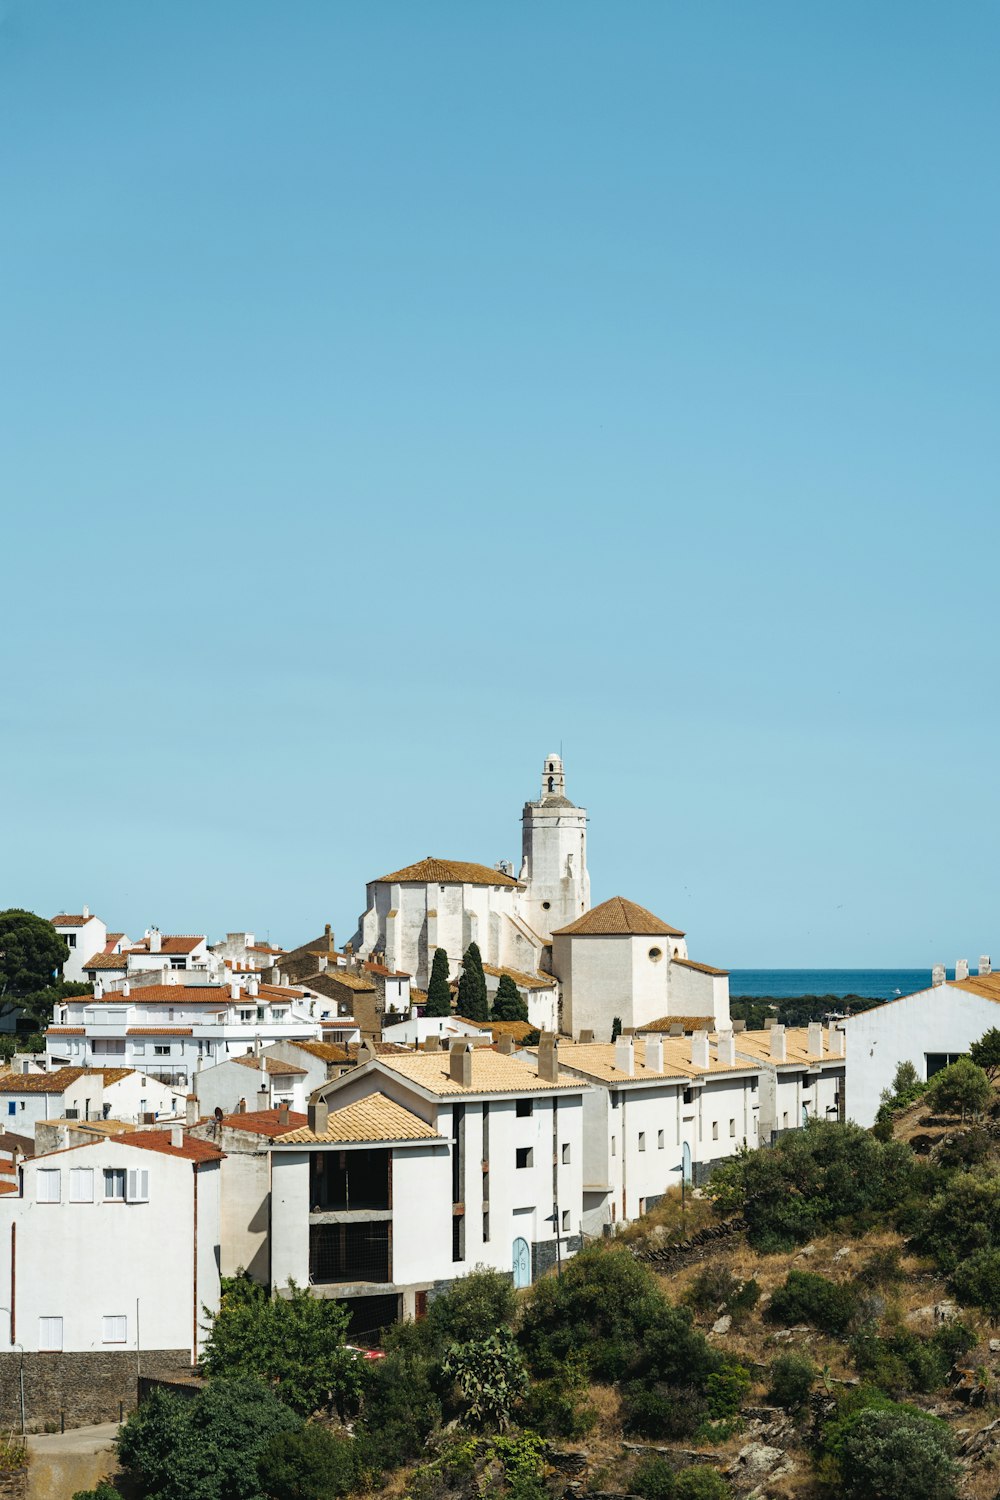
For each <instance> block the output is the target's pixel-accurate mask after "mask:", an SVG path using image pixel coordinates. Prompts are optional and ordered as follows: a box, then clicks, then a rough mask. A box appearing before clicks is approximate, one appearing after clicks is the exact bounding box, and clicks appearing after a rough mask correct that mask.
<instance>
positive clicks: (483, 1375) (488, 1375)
mask: <svg viewBox="0 0 1000 1500" xmlns="http://www.w3.org/2000/svg"><path fill="white" fill-rule="evenodd" d="M441 1369H442V1372H443V1373H444V1374H445V1375H448V1376H450V1377H451V1379H453V1380H454V1381H455V1382H456V1383H457V1385H458V1388H459V1390H460V1391H461V1393H462V1399H463V1401H464V1402H465V1415H466V1417H467V1418H468V1419H469V1420H471V1421H472V1422H473V1423H474V1424H475V1426H477V1427H499V1428H500V1429H501V1430H502V1429H503V1428H504V1427H506V1426H507V1423H508V1421H509V1420H510V1414H511V1411H512V1409H513V1407H514V1405H515V1403H516V1402H517V1401H519V1400H520V1399H521V1397H522V1396H523V1395H524V1393H525V1391H526V1389H527V1386H528V1375H527V1371H526V1370H525V1367H524V1356H523V1355H522V1353H521V1351H520V1349H519V1348H518V1347H517V1344H516V1343H515V1342H514V1335H513V1334H512V1333H511V1331H510V1329H509V1328H504V1327H502V1326H501V1327H500V1328H495V1329H494V1330H493V1332H492V1333H491V1334H489V1335H487V1337H486V1338H478V1339H470V1340H469V1341H468V1343H465V1344H451V1345H449V1347H448V1349H447V1351H446V1353H445V1356H444V1359H443V1360H442V1362H441Z"/></svg>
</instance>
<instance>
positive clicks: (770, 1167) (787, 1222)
mask: <svg viewBox="0 0 1000 1500" xmlns="http://www.w3.org/2000/svg"><path fill="white" fill-rule="evenodd" d="M915 1173H916V1165H915V1161H914V1157H913V1154H912V1152H911V1151H910V1150H909V1149H908V1147H906V1146H904V1145H902V1144H900V1143H899V1142H897V1141H888V1142H881V1141H878V1140H876V1139H875V1138H874V1136H872V1135H871V1133H870V1132H869V1131H867V1130H862V1129H861V1128H860V1127H859V1126H857V1125H849V1124H840V1123H839V1122H837V1121H826V1120H813V1121H810V1123H809V1125H808V1126H807V1127H806V1128H805V1129H803V1130H790V1131H788V1132H787V1133H786V1134H784V1135H781V1136H779V1137H778V1140H777V1142H776V1144H775V1145H774V1146H772V1147H762V1148H760V1149H758V1150H756V1151H743V1152H741V1153H740V1154H739V1155H738V1156H735V1157H731V1158H730V1159H729V1160H727V1161H723V1162H720V1163H719V1164H718V1165H717V1167H716V1169H715V1172H714V1173H713V1176H712V1180H711V1183H710V1185H709V1189H708V1191H709V1192H710V1193H711V1195H712V1197H713V1199H714V1201H715V1207H716V1210H717V1211H718V1212H719V1213H721V1214H730V1213H741V1214H742V1215H743V1216H744V1218H745V1219H746V1220H747V1224H748V1239H749V1241H750V1244H751V1245H752V1246H753V1247H754V1249H756V1250H762V1251H765V1252H770V1251H776V1250H791V1249H793V1248H794V1247H795V1246H796V1245H798V1244H803V1243H804V1242H805V1241H806V1240H808V1239H810V1238H812V1236H813V1235H814V1234H816V1233H817V1232H818V1231H820V1230H821V1229H823V1228H826V1227H830V1228H832V1227H834V1226H836V1225H837V1224H840V1223H845V1224H849V1225H850V1228H851V1231H852V1232H853V1233H862V1232H863V1231H864V1230H865V1229H866V1228H868V1227H871V1226H873V1225H875V1224H877V1223H884V1221H885V1219H886V1216H887V1215H890V1214H892V1213H893V1212H894V1211H895V1210H896V1208H897V1207H898V1206H899V1205H900V1204H901V1203H903V1202H905V1201H906V1200H907V1199H908V1197H909V1194H910V1191H911V1187H912V1185H913V1181H914V1177H915Z"/></svg>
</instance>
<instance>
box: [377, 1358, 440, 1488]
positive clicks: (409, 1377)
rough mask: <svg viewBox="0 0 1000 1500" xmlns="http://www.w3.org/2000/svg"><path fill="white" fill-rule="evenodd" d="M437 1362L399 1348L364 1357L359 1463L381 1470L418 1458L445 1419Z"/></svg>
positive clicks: (394, 1467)
mask: <svg viewBox="0 0 1000 1500" xmlns="http://www.w3.org/2000/svg"><path fill="white" fill-rule="evenodd" d="M433 1373H434V1366H433V1364H432V1362H431V1361H430V1360H429V1359H428V1358H426V1357H424V1356H420V1355H417V1356H412V1357H409V1358H407V1357H406V1356H405V1355H404V1354H402V1353H400V1352H398V1351H395V1352H393V1353H391V1354H388V1355H387V1356H386V1358H385V1359H380V1360H372V1361H366V1362H365V1368H364V1385H363V1387H362V1403H361V1422H360V1424H359V1429H358V1438H357V1441H358V1444H359V1455H358V1461H359V1465H360V1464H364V1465H365V1466H366V1467H367V1468H369V1469H371V1470H372V1471H374V1473H375V1474H376V1475H377V1474H379V1473H382V1472H383V1471H386V1470H389V1469H397V1468H399V1466H400V1465H401V1464H404V1463H406V1462H407V1461H408V1460H409V1459H412V1458H416V1457H417V1455H418V1453H420V1452H421V1450H422V1449H423V1446H424V1443H425V1442H426V1441H427V1437H428V1434H429V1433H431V1432H432V1431H433V1430H434V1428H435V1427H436V1426H437V1425H438V1424H439V1423H440V1421H441V1401H440V1397H439V1396H438V1393H437V1391H436V1390H435V1388H434V1383H433V1379H432V1376H433Z"/></svg>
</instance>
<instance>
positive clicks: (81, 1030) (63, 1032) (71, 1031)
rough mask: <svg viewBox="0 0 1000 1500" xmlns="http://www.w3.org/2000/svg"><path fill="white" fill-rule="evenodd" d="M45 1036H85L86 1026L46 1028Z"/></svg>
mask: <svg viewBox="0 0 1000 1500" xmlns="http://www.w3.org/2000/svg"><path fill="white" fill-rule="evenodd" d="M45 1035H46V1036H86V1035H87V1028H86V1026H47V1027H46V1028H45Z"/></svg>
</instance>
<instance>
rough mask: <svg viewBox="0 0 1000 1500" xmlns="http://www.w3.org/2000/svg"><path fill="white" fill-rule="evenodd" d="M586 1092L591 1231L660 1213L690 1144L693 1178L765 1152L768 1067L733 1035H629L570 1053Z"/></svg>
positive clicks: (566, 1056) (566, 1054) (568, 1048)
mask: <svg viewBox="0 0 1000 1500" xmlns="http://www.w3.org/2000/svg"><path fill="white" fill-rule="evenodd" d="M560 1061H561V1065H562V1067H563V1068H564V1069H565V1070H566V1071H568V1072H570V1073H575V1074H577V1075H578V1076H579V1077H580V1078H581V1079H586V1081H587V1082H588V1083H589V1084H590V1085H591V1087H590V1089H589V1091H588V1092H587V1093H586V1094H585V1095H584V1100H583V1118H584V1182H583V1203H584V1228H585V1230H586V1231H587V1232H588V1233H590V1234H598V1233H601V1232H602V1231H603V1230H604V1228H605V1227H606V1226H608V1225H621V1224H626V1223H628V1222H629V1221H630V1220H632V1219H636V1218H639V1217H640V1216H641V1215H642V1214H643V1213H645V1212H647V1210H649V1209H650V1208H652V1207H654V1205H655V1204H656V1203H657V1201H658V1200H659V1199H660V1198H661V1197H662V1196H663V1194H664V1193H665V1192H666V1191H667V1189H668V1188H670V1187H677V1186H679V1185H680V1182H681V1179H682V1175H683V1172H684V1164H685V1148H686V1151H687V1156H688V1160H689V1163H690V1178H691V1180H692V1181H693V1182H695V1183H697V1182H702V1181H704V1180H705V1179H706V1178H707V1176H708V1175H709V1172H710V1171H711V1168H712V1166H713V1164H714V1163H715V1162H717V1161H720V1160H722V1159H723V1158H725V1157H727V1156H732V1155H733V1154H734V1153H735V1152H737V1151H739V1150H741V1149H742V1148H743V1147H744V1146H750V1147H753V1146H756V1145H757V1144H758V1139H759V1129H758V1123H757V1115H758V1107H759V1106H758V1101H759V1088H758V1076H759V1070H758V1068H757V1066H756V1065H754V1064H753V1063H748V1062H747V1061H745V1060H743V1059H741V1058H739V1057H737V1056H736V1053H735V1049H734V1046H733V1036H732V1033H731V1032H726V1033H724V1034H722V1035H720V1036H718V1037H714V1038H711V1039H710V1038H709V1036H708V1033H707V1032H705V1031H701V1032H696V1033H695V1034H694V1035H693V1036H691V1037H677V1038H675V1037H661V1036H652V1035H649V1036H646V1037H645V1038H643V1039H642V1040H639V1039H634V1038H632V1037H619V1039H618V1040H617V1041H616V1042H615V1043H613V1044H608V1043H599V1042H591V1043H575V1044H564V1045H562V1046H561V1047H560Z"/></svg>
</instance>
